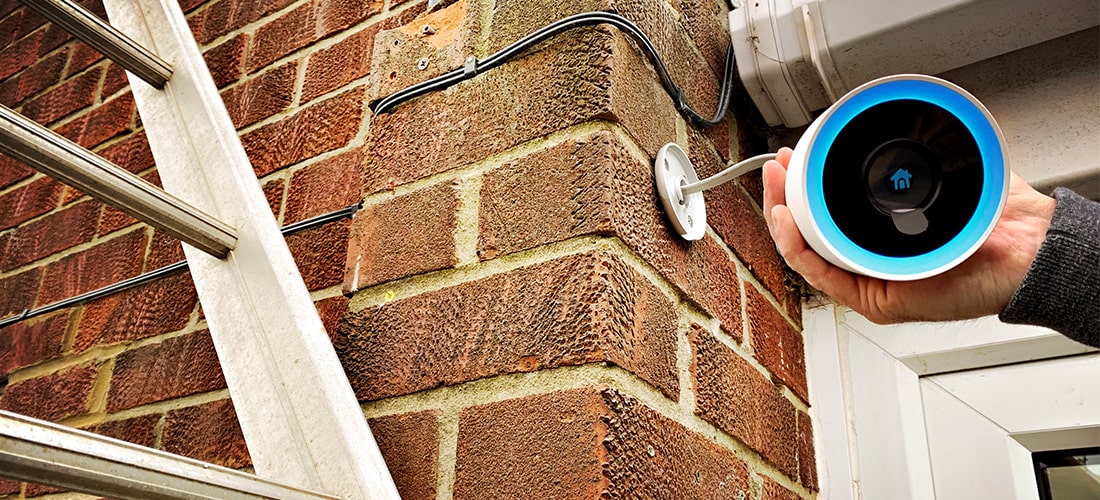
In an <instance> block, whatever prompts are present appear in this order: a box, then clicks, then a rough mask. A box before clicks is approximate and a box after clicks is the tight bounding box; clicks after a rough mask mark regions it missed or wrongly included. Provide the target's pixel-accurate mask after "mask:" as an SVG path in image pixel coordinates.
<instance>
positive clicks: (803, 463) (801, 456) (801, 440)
mask: <svg viewBox="0 0 1100 500" xmlns="http://www.w3.org/2000/svg"><path fill="white" fill-rule="evenodd" d="M798 480H799V481H801V482H802V485H803V486H805V487H806V488H809V489H810V490H813V491H817V457H816V456H815V455H814V430H813V421H812V420H811V419H810V416H809V415H807V414H805V413H802V412H798Z"/></svg>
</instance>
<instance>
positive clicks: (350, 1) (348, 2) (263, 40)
mask: <svg viewBox="0 0 1100 500" xmlns="http://www.w3.org/2000/svg"><path fill="white" fill-rule="evenodd" d="M382 4H383V2H382V1H381V0H336V1H328V2H326V1H322V0H314V1H313V2H311V3H307V4H305V5H302V6H300V7H298V8H296V9H294V10H292V11H290V12H288V13H286V14H284V15H283V16H281V17H279V18H278V19H275V20H274V21H271V22H270V23H268V24H265V25H263V26H261V27H260V28H259V29H258V30H256V38H255V40H253V42H252V50H251V52H250V53H249V55H248V72H249V73H252V72H255V71H256V70H258V69H260V68H263V67H264V66H267V65H268V64H271V63H272V62H273V61H275V60H276V59H278V58H280V57H282V56H284V55H287V54H289V53H291V52H294V51H295V50H298V49H300V48H302V47H305V46H306V45H309V44H310V43H313V42H315V41H317V40H320V39H322V38H325V37H327V36H328V35H331V34H333V33H335V32H337V31H340V30H343V29H346V28H348V27H349V26H352V25H354V24H356V23H358V22H359V21H361V20H363V19H366V18H367V17H368V16H371V15H374V14H377V13H379V12H382Z"/></svg>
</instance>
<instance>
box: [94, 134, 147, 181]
mask: <svg viewBox="0 0 1100 500" xmlns="http://www.w3.org/2000/svg"><path fill="white" fill-rule="evenodd" d="M99 155H100V156H102V157H103V158H105V159H107V160H108V161H110V162H112V163H114V164H115V165H118V166H120V167H122V168H124V169H126V170H128V171H129V172H131V173H134V174H137V173H141V172H144V171H145V170H148V169H150V168H152V167H153V166H154V165H155V164H156V162H155V161H154V160H153V151H152V150H151V149H149V140H148V139H147V138H146V137H145V132H135V133H133V134H131V135H129V136H127V137H126V138H125V139H122V140H120V141H118V142H116V143H114V144H111V145H110V146H107V147H106V148H103V150H102V151H100V152H99Z"/></svg>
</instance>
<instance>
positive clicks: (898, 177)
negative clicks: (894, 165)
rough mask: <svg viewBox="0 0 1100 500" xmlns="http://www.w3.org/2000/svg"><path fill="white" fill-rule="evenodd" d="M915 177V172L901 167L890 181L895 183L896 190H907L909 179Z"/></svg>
mask: <svg viewBox="0 0 1100 500" xmlns="http://www.w3.org/2000/svg"><path fill="white" fill-rule="evenodd" d="M912 178H913V174H910V173H909V171H908V170H906V169H904V168H899V169H898V170H897V172H894V175H891V176H890V182H893V183H894V191H896V192H900V191H906V190H908V189H909V187H910V184H909V179H912Z"/></svg>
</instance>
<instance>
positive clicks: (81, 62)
mask: <svg viewBox="0 0 1100 500" xmlns="http://www.w3.org/2000/svg"><path fill="white" fill-rule="evenodd" d="M102 60H103V54H101V53H100V52H99V51H98V50H96V49H93V48H92V47H91V46H89V45H88V44H86V43H84V42H81V41H77V42H76V44H75V45H74V46H73V52H72V57H71V58H70V59H69V66H68V69H67V70H66V71H65V73H66V76H70V75H74V74H76V73H79V72H81V71H84V70H86V69H88V68H89V67H91V66H92V65H93V64H95V63H97V62H99V61H102Z"/></svg>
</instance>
